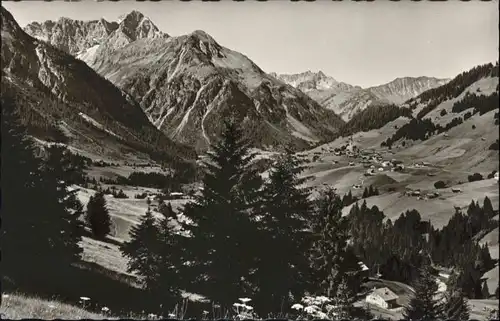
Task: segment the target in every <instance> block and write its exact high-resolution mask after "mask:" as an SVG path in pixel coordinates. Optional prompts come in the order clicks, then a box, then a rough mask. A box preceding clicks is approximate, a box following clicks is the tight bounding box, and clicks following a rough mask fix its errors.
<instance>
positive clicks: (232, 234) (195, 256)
mask: <svg viewBox="0 0 500 321" xmlns="http://www.w3.org/2000/svg"><path fill="white" fill-rule="evenodd" d="M210 149H211V150H210V151H209V152H208V153H207V160H205V161H204V162H203V167H204V177H203V190H202V192H201V193H200V195H197V196H196V197H195V200H194V202H192V203H188V204H187V205H186V206H185V208H184V211H183V214H184V215H185V216H186V217H187V218H188V219H189V220H190V221H192V224H184V228H185V230H186V232H187V233H189V234H191V235H192V237H190V238H189V241H188V242H189V243H188V245H187V246H186V253H185V256H186V258H187V260H188V261H189V262H190V265H189V266H188V267H187V268H186V269H185V270H186V271H185V273H186V274H185V275H190V276H191V280H190V283H189V284H187V287H188V288H191V287H195V288H196V289H197V290H199V291H202V293H203V294H205V295H207V296H208V297H210V298H212V299H213V300H214V301H215V302H217V303H218V304H220V305H221V306H223V307H226V308H229V307H230V306H231V305H232V304H233V303H234V300H235V299H237V298H239V297H241V296H242V295H251V292H252V291H253V289H252V286H251V285H250V284H249V282H250V281H249V280H250V277H251V273H252V271H254V270H255V261H256V259H255V258H256V255H257V254H258V252H257V247H256V245H255V237H256V235H257V233H256V230H257V227H256V223H255V221H256V219H255V216H256V215H257V214H258V207H259V199H260V197H259V194H260V188H261V186H262V179H261V177H260V176H259V175H258V172H257V171H256V169H255V167H254V166H253V163H254V158H255V154H254V153H251V151H250V147H249V144H248V141H247V140H246V139H245V137H244V135H243V132H242V130H241V129H240V128H239V127H238V126H237V125H236V122H235V121H231V120H229V121H228V120H226V121H225V123H224V128H223V131H222V134H221V137H220V139H219V140H218V141H216V142H214V143H212V145H211V146H210Z"/></svg>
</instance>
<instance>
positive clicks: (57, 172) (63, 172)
mask: <svg viewBox="0 0 500 321" xmlns="http://www.w3.org/2000/svg"><path fill="white" fill-rule="evenodd" d="M47 153H48V155H47V158H46V159H45V160H44V162H43V167H42V168H43V171H44V172H45V173H46V174H47V175H50V176H52V177H53V178H54V179H55V183H56V188H55V189H54V190H53V193H54V196H55V197H56V198H57V200H58V202H59V204H60V205H62V206H63V207H64V208H65V211H66V212H67V213H68V217H67V219H66V220H64V222H65V223H66V224H67V227H66V230H68V231H70V232H68V233H62V235H61V238H62V239H63V240H64V241H65V243H66V244H67V246H68V247H72V248H73V250H72V252H73V256H74V258H73V260H74V261H76V260H78V259H79V258H80V254H81V253H82V252H83V249H82V248H80V246H79V245H78V242H79V241H80V240H81V236H82V234H83V222H82V221H81V219H82V218H83V214H84V210H83V205H82V203H81V202H80V201H79V200H78V198H77V195H76V193H77V190H76V189H74V190H70V184H69V182H71V181H72V179H73V178H75V177H83V173H82V167H80V166H77V165H74V164H73V163H72V162H71V155H70V151H69V150H68V149H67V148H66V147H63V146H51V147H49V148H48V149H47Z"/></svg>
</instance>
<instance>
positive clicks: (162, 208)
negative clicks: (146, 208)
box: [158, 201, 177, 218]
mask: <svg viewBox="0 0 500 321" xmlns="http://www.w3.org/2000/svg"><path fill="white" fill-rule="evenodd" d="M158 212H160V213H161V214H162V215H163V216H165V217H166V218H176V217H177V215H176V214H175V212H174V210H173V209H172V204H171V203H170V202H168V203H166V204H165V202H164V201H161V202H160V205H159V206H158Z"/></svg>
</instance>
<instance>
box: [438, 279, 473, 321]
mask: <svg viewBox="0 0 500 321" xmlns="http://www.w3.org/2000/svg"><path fill="white" fill-rule="evenodd" d="M458 279H459V275H458V274H456V273H453V274H452V275H451V276H450V278H449V279H448V282H447V284H446V285H447V286H446V292H445V303H444V305H443V318H445V319H447V320H469V317H470V309H469V305H468V302H467V298H466V297H465V295H464V293H463V291H462V289H461V288H460V287H459V286H458V284H457V281H458Z"/></svg>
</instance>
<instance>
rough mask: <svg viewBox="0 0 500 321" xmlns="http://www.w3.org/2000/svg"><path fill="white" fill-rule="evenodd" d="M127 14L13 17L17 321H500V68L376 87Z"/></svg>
mask: <svg viewBox="0 0 500 321" xmlns="http://www.w3.org/2000/svg"><path fill="white" fill-rule="evenodd" d="M119 3H120V2H117V3H116V4H115V5H116V8H122V7H120V4H119ZM98 5H99V4H98V3H97V2H96V3H93V2H92V4H91V3H90V2H89V4H88V6H89V7H92V6H98ZM416 5H418V4H416ZM464 5H467V4H464ZM162 6H164V4H160V3H158V8H159V9H158V10H160V8H163V9H162V10H164V9H165V7H162ZM165 6H166V5H165ZM5 7H7V8H9V10H11V8H14V7H15V6H13V5H12V7H11V6H10V5H5ZM137 7H139V6H137ZM133 8H136V6H133ZM20 10H21V9H20ZM141 10H142V9H141ZM127 12H128V11H127ZM127 12H125V14H123V15H121V16H120V17H119V18H118V19H117V20H116V21H107V20H106V19H103V18H98V17H100V16H101V15H100V12H99V13H95V14H94V15H90V16H91V17H94V16H95V20H90V21H82V20H74V19H70V18H65V17H61V18H58V19H57V20H56V21H51V20H49V21H37V22H30V23H29V24H27V25H26V26H24V27H21V26H20V25H19V24H18V23H17V22H16V19H15V18H16V10H14V9H12V13H13V14H14V16H13V14H11V12H9V11H8V10H7V9H5V8H4V7H3V6H2V8H1V38H2V39H1V40H2V43H1V70H2V78H1V85H2V87H1V99H2V127H3V130H2V138H3V140H4V145H3V146H2V147H3V153H2V165H3V167H4V168H3V173H2V176H3V177H2V179H3V181H2V183H3V186H2V187H3V189H2V230H1V232H0V233H1V234H0V235H1V237H2V270H3V271H2V272H4V270H5V273H3V275H2V280H1V281H2V303H1V305H0V317H6V318H8V319H21V318H33V319H67V318H72V319H107V318H138V319H148V320H149V319H151V320H156V319H164V318H167V317H168V318H178V319H187V318H201V319H208V318H213V319H216V318H217V319H222V318H234V319H239V320H241V319H264V318H268V317H269V318H288V319H308V320H312V319H329V320H339V319H351V318H357V319H360V320H361V319H366V320H371V319H373V318H384V319H390V320H400V319H421V318H424V317H427V318H429V319H453V320H455V319H456V320H466V319H469V318H470V319H477V320H481V321H483V320H484V321H486V320H489V319H492V318H496V319H498V302H499V301H498V300H499V277H498V275H499V274H498V273H499V242H498V231H499V226H498V222H499V220H498V218H499V214H498V213H499V203H500V199H499V190H498V186H499V185H498V184H499V181H498V177H499V176H498V171H499V166H498V164H499V161H500V158H499V153H498V150H499V132H498V129H499V127H498V126H499V106H498V104H499V101H498V92H499V65H498V61H497V62H488V61H486V62H485V63H484V64H481V65H477V66H469V69H468V70H464V71H462V72H461V73H459V74H457V75H455V76H453V77H451V78H450V79H441V78H436V77H432V75H422V76H420V77H405V75H401V77H399V78H396V79H394V80H393V81H391V82H389V83H385V84H380V85H377V86H372V87H368V88H362V87H360V86H357V85H352V84H348V83H345V82H341V81H339V80H336V79H335V78H333V77H332V76H329V75H326V74H325V73H324V72H322V71H318V72H312V71H305V72H303V73H298V74H277V73H275V72H272V70H268V71H267V72H266V71H264V70H262V68H260V67H259V66H258V65H257V64H256V63H254V62H253V61H252V60H251V59H252V57H247V56H246V55H244V54H243V53H240V52H238V51H235V50H233V49H236V48H233V49H230V48H227V47H224V44H223V43H219V42H218V41H217V40H216V39H214V37H212V36H211V35H209V34H208V33H206V32H205V31H202V30H195V31H192V32H191V33H188V34H184V35H173V34H171V32H170V31H169V30H160V28H158V27H157V26H156V25H155V22H154V21H152V20H151V19H149V18H148V17H147V16H146V15H144V14H143V13H141V12H139V11H137V10H133V11H131V12H128V13H127ZM143 12H146V11H143ZM120 13H123V12H120ZM116 16H118V15H116ZM48 17H51V15H48ZM17 18H18V19H20V20H19V21H21V18H20V17H17ZM56 18H57V17H56ZM169 23H170V22H169ZM200 23H201V22H200ZM159 26H162V25H160V24H159ZM166 26H168V24H166ZM457 28H458V27H457ZM162 29H163V27H162ZM206 30H208V29H206ZM416 32H417V31H416ZM436 32H438V31H436ZM478 33H479V31H478ZM214 35H215V32H214ZM263 36H267V35H263ZM431 36H432V35H429V37H431ZM270 37H271V36H270ZM318 37H319V36H318ZM325 39H326V38H325ZM325 41H326V40H325ZM344 45H346V46H347V45H349V44H348V43H346V44H344ZM415 45H418V44H415ZM266 54H267V52H266ZM459 56H460V55H459V54H458V53H457V61H458V60H459V58H458V57H459ZM254 58H255V59H257V58H256V57H254ZM256 61H257V60H256ZM422 63H423V62H422ZM308 65H309V64H308ZM275 70H276V69H275ZM299 70H302V69H299ZM323 70H326V69H323ZM333 76H335V75H333ZM6 169H7V170H6ZM5 262H6V263H5Z"/></svg>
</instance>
